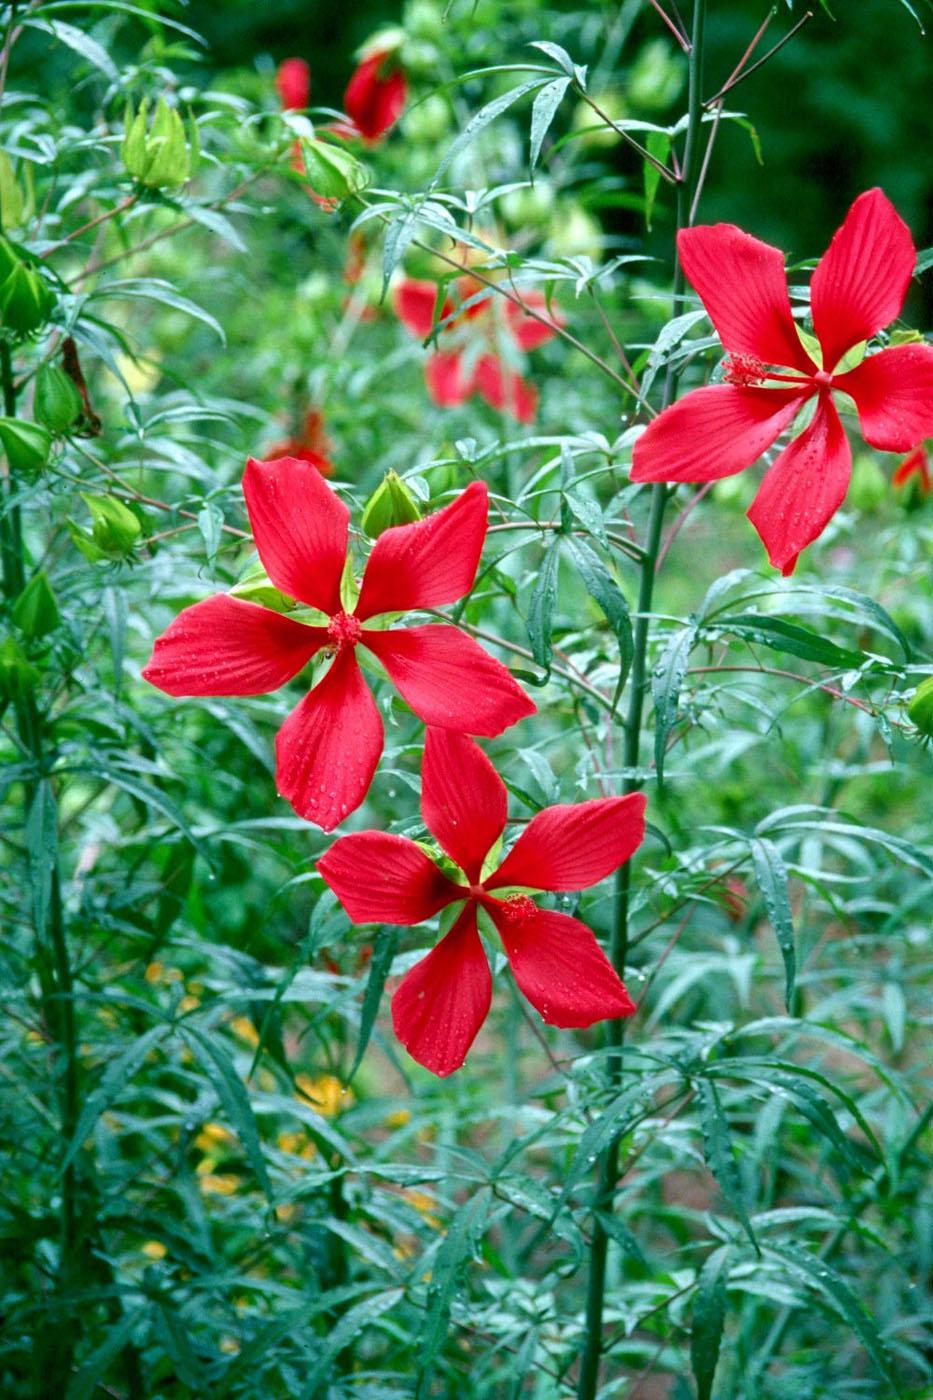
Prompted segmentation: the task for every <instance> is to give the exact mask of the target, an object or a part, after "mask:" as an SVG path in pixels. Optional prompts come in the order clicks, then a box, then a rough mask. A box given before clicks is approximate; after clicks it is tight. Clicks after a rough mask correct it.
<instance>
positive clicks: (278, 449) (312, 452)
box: [263, 408, 334, 476]
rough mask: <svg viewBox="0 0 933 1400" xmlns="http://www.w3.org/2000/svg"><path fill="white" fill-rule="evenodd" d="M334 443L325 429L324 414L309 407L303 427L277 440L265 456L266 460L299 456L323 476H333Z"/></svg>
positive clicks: (271, 460) (300, 459)
mask: <svg viewBox="0 0 933 1400" xmlns="http://www.w3.org/2000/svg"><path fill="white" fill-rule="evenodd" d="M332 447H333V444H332V443H331V441H330V439H329V438H328V436H327V434H326V433H325V431H324V415H323V414H322V413H319V412H318V410H317V409H316V408H309V409H308V411H307V413H306V414H305V416H304V422H303V423H302V425H301V429H300V431H299V432H297V433H296V434H295V435H294V436H293V437H290V438H286V439H285V440H284V442H277V443H276V444H275V446H274V447H270V448H269V451H268V452H267V453H266V455H265V457H264V458H263V461H264V462H274V461H275V460H276V459H277V458H278V457H297V458H298V460H299V461H301V462H308V463H310V465H311V466H312V467H316V468H317V470H318V471H319V472H320V473H321V476H333V474H334V464H333V462H332V461H331V460H330V453H331V450H332Z"/></svg>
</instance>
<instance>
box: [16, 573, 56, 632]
mask: <svg viewBox="0 0 933 1400" xmlns="http://www.w3.org/2000/svg"><path fill="white" fill-rule="evenodd" d="M12 616H13V621H14V622H15V623H16V625H17V627H18V628H19V630H20V631H21V632H22V634H23V636H24V637H28V638H29V640H30V641H37V640H39V639H40V638H41V637H45V636H47V635H48V633H49V632H54V631H55V628H56V627H57V626H58V624H59V622H60V620H61V618H60V614H59V611H58V603H57V602H56V600H55V594H54V593H53V592H52V585H51V584H50V583H49V580H48V575H47V574H46V573H45V570H44V569H40V570H39V572H38V573H37V574H34V575H33V577H32V578H31V579H30V580H29V582H28V583H27V584H26V587H25V588H24V589H23V591H22V593H21V594H20V595H19V597H18V598H17V599H16V602H15V603H14V604H13V608H12Z"/></svg>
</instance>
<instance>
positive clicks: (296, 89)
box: [275, 58, 311, 111]
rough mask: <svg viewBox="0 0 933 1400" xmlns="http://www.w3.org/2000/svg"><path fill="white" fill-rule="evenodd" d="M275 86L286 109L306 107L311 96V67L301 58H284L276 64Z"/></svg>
mask: <svg viewBox="0 0 933 1400" xmlns="http://www.w3.org/2000/svg"><path fill="white" fill-rule="evenodd" d="M275 86H276V88H277V89H278V94H279V100H280V101H281V103H282V106H283V107H284V108H285V110H286V111H289V110H293V109H301V108H304V107H307V105H308V102H309V101H310V98H311V69H310V68H309V67H308V65H307V63H305V61H304V59H303V58H286V59H283V60H282V62H281V63H280V64H279V66H278V71H277V72H276V75H275Z"/></svg>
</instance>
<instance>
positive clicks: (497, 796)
mask: <svg viewBox="0 0 933 1400" xmlns="http://www.w3.org/2000/svg"><path fill="white" fill-rule="evenodd" d="M644 811H645V799H644V796H643V795H642V794H641V793H633V794H631V795H630V796H628V797H604V798H596V799H595V800H594V801H592V802H578V803H574V804H572V805H568V806H562V807H546V808H545V809H544V811H542V812H538V813H537V815H536V816H534V817H532V819H531V821H530V822H529V823H528V825H527V826H526V828H525V830H524V831H523V832H522V834H521V835H520V836H519V838H518V840H517V841H516V842H515V845H514V846H513V847H512V849H511V851H510V852H509V854H508V855H507V856H506V858H505V860H504V861H502V863H501V864H500V865H499V867H498V869H497V870H495V871H493V872H491V873H489V874H487V875H486V878H485V879H483V878H482V871H483V867H484V863H485V860H486V857H487V855H488V853H489V851H490V850H491V849H492V847H493V846H494V845H495V844H496V842H497V841H498V839H499V837H500V836H501V835H502V832H503V830H504V828H505V823H506V791H505V785H504V784H503V782H502V780H501V778H500V777H499V775H498V773H497V772H496V770H495V769H494V768H493V766H492V764H491V763H490V762H489V759H488V758H487V757H486V755H485V754H484V753H482V752H481V750H480V749H479V748H478V747H477V746H476V744H474V743H473V742H472V740H470V739H467V738H465V737H464V736H463V735H461V734H452V733H449V732H446V731H443V730H439V729H429V730H428V732H427V736H426V739H425V746H424V763H423V766H422V779H421V812H422V816H423V817H424V823H425V826H426V827H427V828H428V830H429V831H430V832H431V833H432V834H433V835H434V837H435V838H436V840H437V841H438V843H439V844H440V845H441V846H442V847H443V849H444V850H445V851H446V853H447V854H448V855H449V856H450V858H451V859H452V860H454V861H456V863H457V865H459V866H460V868H461V870H462V871H463V879H462V882H459V881H457V880H451V879H449V878H448V877H447V876H446V875H444V874H443V873H442V872H441V871H440V870H439V869H438V867H437V866H436V865H435V864H434V862H433V861H432V860H431V859H430V858H429V857H428V856H427V855H426V854H425V852H424V850H423V849H422V847H421V846H419V845H417V844H416V843H415V842H414V841H409V840H408V839H407V838H406V837H404V836H390V835H389V834H388V833H386V832H381V831H360V832H355V833H353V834H352V835H350V836H342V837H340V839H339V840H337V841H335V842H334V844H333V846H331V848H330V850H329V851H327V852H326V854H325V855H324V856H323V857H322V858H321V859H320V860H319V861H318V870H319V871H320V872H321V874H322V875H323V877H324V879H325V880H326V881H327V883H328V885H329V886H330V888H331V889H332V890H333V891H334V893H335V894H336V896H337V898H338V899H339V900H340V902H341V904H342V905H343V907H344V908H345V909H346V911H347V913H348V914H349V916H350V918H351V919H353V920H354V922H355V923H361V924H368V923H385V924H418V923H421V922H422V921H423V920H424V919H430V918H431V916H432V915H434V914H436V913H438V911H439V910H441V909H444V908H446V907H447V906H448V905H449V904H457V903H459V902H460V901H464V904H463V909H462V910H461V912H460V914H459V915H458V917H457V919H456V921H455V923H454V924H453V926H452V928H451V929H450V932H449V933H447V934H446V935H445V937H444V938H442V939H441V941H440V943H438V944H437V946H436V947H435V948H433V949H432V950H431V952H430V953H428V955H427V957H425V958H422V960H421V962H419V963H416V964H415V966H414V967H413V968H412V969H411V971H410V972H408V973H407V974H406V975H405V977H404V978H403V980H402V982H401V984H400V986H399V988H398V990H397V991H396V993H395V995H394V997H393V998H392V1021H393V1025H394V1026H395V1033H396V1035H397V1036H398V1038H399V1040H400V1041H401V1042H402V1044H403V1045H404V1046H405V1047H406V1049H407V1050H408V1052H409V1054H410V1055H412V1056H413V1057H414V1059H416V1060H417V1061H418V1062H419V1064H422V1065H424V1066H425V1068H426V1069H429V1070H432V1071H433V1073H434V1074H439V1075H446V1074H450V1073H452V1072H453V1070H455V1069H459V1068H460V1066H461V1065H462V1064H463V1061H464V1058H465V1056H466V1053H467V1051H468V1050H469V1048H470V1046H471V1045H472V1043H473V1040H474V1038H475V1036H476V1034H477V1032H478V1030H479V1028H480V1026H481V1025H482V1024H483V1021H484V1020H485V1019H486V1014H487V1012H488V1011H489V1003H490V1000H491V998H492V978H491V976H490V972H489V963H488V962H487V960H486V954H485V952H484V951H483V945H482V943H481V942H480V937H479V932H478V930H477V921H476V916H477V912H478V910H480V909H484V910H485V911H486V913H487V914H488V915H489V917H490V919H491V920H492V922H493V924H494V925H495V928H496V930H497V932H498V934H499V937H500V938H501V939H502V944H503V947H504V948H505V954H506V957H507V958H508V960H509V965H510V967H511V969H512V975H513V976H514V978H515V981H516V982H517V983H518V986H519V988H520V989H521V991H522V992H523V993H524V995H525V996H526V997H527V998H528V1000H529V1001H530V1002H531V1004H532V1006H534V1007H536V1008H537V1010H538V1011H539V1012H540V1013H541V1015H542V1017H543V1018H544V1020H545V1021H546V1022H547V1023H548V1025H551V1026H591V1025H592V1024H593V1023H594V1021H603V1020H609V1019H614V1018H616V1017H620V1016H631V1015H632V1013H633V1011H634V1010H635V1005H634V1003H633V1001H632V999H631V997H630V996H629V994H628V992H627V991H626V990H625V987H624V986H623V984H622V982H621V981H620V980H619V978H618V976H617V975H616V973H615V971H614V970H613V968H612V965H611V964H610V962H609V960H608V958H607V957H606V956H605V954H604V953H603V952H602V950H601V948H600V947H599V944H598V943H597V942H596V939H595V938H594V937H593V934H592V933H591V931H590V930H589V929H588V928H587V927H586V925H585V924H582V923H580V921H579V919H574V918H571V916H570V915H569V914H559V913H556V912H554V911H552V910H550V909H539V908H538V907H537V905H536V904H535V903H534V901H533V900H532V899H530V898H529V896H528V895H527V894H511V895H508V896H507V897H505V898H501V897H499V896H498V895H497V894H494V893H493V891H500V890H504V889H510V888H511V889H515V887H516V886H518V887H519V888H524V889H533V890H582V889H586V888H587V886H589V885H594V884H596V882H597V881H598V880H602V879H604V878H605V877H606V876H607V875H609V874H610V873H611V872H612V871H613V870H616V869H617V868H618V867H619V866H620V865H623V864H624V863H625V862H626V861H627V860H628V859H629V857H630V856H631V855H632V853H633V852H634V851H635V850H637V848H638V846H639V845H640V844H641V841H642V838H643V836H644V833H645V819H644Z"/></svg>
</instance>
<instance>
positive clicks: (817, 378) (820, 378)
mask: <svg viewBox="0 0 933 1400" xmlns="http://www.w3.org/2000/svg"><path fill="white" fill-rule="evenodd" d="M813 382H814V384H819V386H820V388H821V389H828V388H829V386H830V384H832V382H833V377H832V375H831V374H830V373H829V371H828V370H825V369H818V370H817V372H816V374H815V375H814V376H813Z"/></svg>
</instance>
